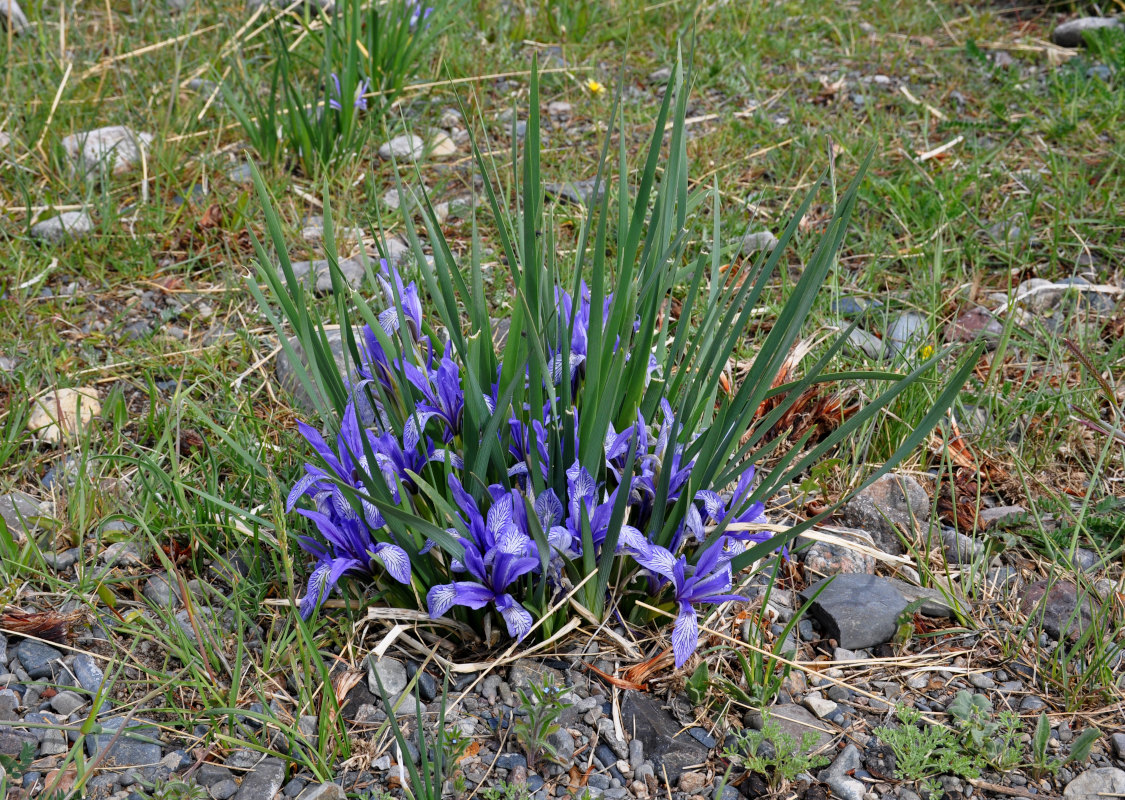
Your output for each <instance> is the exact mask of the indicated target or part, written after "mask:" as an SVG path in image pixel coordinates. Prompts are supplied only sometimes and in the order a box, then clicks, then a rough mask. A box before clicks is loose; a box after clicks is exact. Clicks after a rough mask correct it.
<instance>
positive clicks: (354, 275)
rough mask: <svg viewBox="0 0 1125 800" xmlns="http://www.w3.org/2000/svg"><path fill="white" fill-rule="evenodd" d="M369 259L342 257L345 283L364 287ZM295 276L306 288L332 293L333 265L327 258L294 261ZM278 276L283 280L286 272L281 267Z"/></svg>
mask: <svg viewBox="0 0 1125 800" xmlns="http://www.w3.org/2000/svg"><path fill="white" fill-rule="evenodd" d="M365 261H367V259H366V258H365V257H362V256H356V257H355V258H345V259H341V260H340V261H339V262H337V263H338V266H339V267H340V276H341V278H342V279H343V282H344V285H345V286H347V287H348V288H349V289H361V288H363V279H364V277H365V276H366V274H367V270H366V268H365V266H364V263H365ZM293 276H294V277H295V278H296V279H297V280H298V281H299V282H300V283H301V285H302V286H304V287H305V288H306V289H310V288H311V289H312V290H313V291H315V292H316V293H317V294H330V293H331V292H332V267H331V265H330V264H329V262H328V260H327V259H317V260H316V261H294V262H293ZM278 277H280V278H281V279H282V280H283V281H284V280H285V274H284V273H283V272H282V271H281V270H280V269H279V270H278Z"/></svg>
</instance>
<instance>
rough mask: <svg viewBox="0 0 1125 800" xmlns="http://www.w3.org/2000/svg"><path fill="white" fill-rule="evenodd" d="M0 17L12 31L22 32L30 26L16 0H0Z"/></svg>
mask: <svg viewBox="0 0 1125 800" xmlns="http://www.w3.org/2000/svg"><path fill="white" fill-rule="evenodd" d="M0 18H3V20H4V21H5V22H6V23H7V25H8V27H10V28H11V29H12V33H23V32H24V31H26V30H27V29H28V28H30V27H31V24H30V23H29V22H28V21H27V16H26V15H25V14H24V13H23V9H21V8H20V4H19V2H18V0H0Z"/></svg>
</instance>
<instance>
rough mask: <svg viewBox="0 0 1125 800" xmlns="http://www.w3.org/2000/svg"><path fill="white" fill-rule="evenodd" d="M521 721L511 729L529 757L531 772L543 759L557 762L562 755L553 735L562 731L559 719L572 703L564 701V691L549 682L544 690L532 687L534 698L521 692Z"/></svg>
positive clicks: (533, 685)
mask: <svg viewBox="0 0 1125 800" xmlns="http://www.w3.org/2000/svg"><path fill="white" fill-rule="evenodd" d="M518 691H519V695H520V707H519V714H520V717H521V719H520V720H519V721H518V722H516V723H515V725H513V726H512V732H513V733H514V734H515V737H516V741H517V742H519V745H520V747H521V748H522V749H523V752H524V755H525V756H527V766H528V768H529V769H532V770H534V769H537V768H538V765H539V762H540V760H541V759H543V758H546V759H547V760H549V761H557V760H558V757H559V754H558V751H557V750H556V749H555V746H554V745H553V744H551V741H550V738H551V734H553V733H555V732H557V731H558V730H559V729H560V728H559V724H558V718H559V715H560V714H562V712H563V710H564V709H566V708H567V707H568V706H569V705H570V703H568V702H566V701H565V700H563V698H562V689H561V688H559V687H557V686H555V685H554V683H553V682H552V681H550V680H548V681H547V682H546V684H545V685H543V686H536V685H535V684H532V685H531V697H528V696H527V693H526V692H525V691H524V690H523V689H519V690H518Z"/></svg>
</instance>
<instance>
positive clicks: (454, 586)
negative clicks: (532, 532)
mask: <svg viewBox="0 0 1125 800" xmlns="http://www.w3.org/2000/svg"><path fill="white" fill-rule="evenodd" d="M461 544H462V545H463V546H464V548H465V560H464V568H465V571H466V572H468V573H469V575H471V576H472V577H473V578H475V579H476V580H472V581H454V582H453V583H446V584H441V585H439V586H434V587H433V588H432V589H430V591H429V592H427V593H426V604H427V605H428V606H429V609H430V618H431V619H437V618H438V617H440V616H442V615H443V614H445V613H446V612H447V611H449V609H451V608H452V607H453V606H467V607H468V608H471V609H474V610H479V609H482V608H484V607H485V606H487V605H488V604H489V603H492V604H493V605H495V606H496V610H497V611H499V612H500V615H501V616H502V617H503V618H504V622H505V623H507V625H508V633H509V635H511V636H512V637H513V638H514V639H516V640H517V641H519V640H522V639H523V637H525V636H527V634H528V633H529V632H530V631H531V626H532V624H533V621H532V619H531V614H529V613H528V612H527V609H525V608H524V607H523V606H521V605H520V604H519V603H517V602H516V600H515V598H514V597H512V595H511V594H509V593H508V591H507V590H508V587H509V586H511V585H512V584H513V583H515V582H516V580H518V579H519V578H520V577H522V576H524V575H526V574H527V573H529V572H531V571H532V570H534V569H536V568H537V567H538V566H539V559H538V558H531V557H529V556H520V555H514V554H512V553H507V552H496V553H495V554H494V558H493V560H492V563H491V565H488V564H486V563H485V559H484V556H483V555H482V554H481V551H480V549H479V548H478V547H477V545H476V544H475V543H474V542H473V541H471V540H469V539H465V538H462V539H461Z"/></svg>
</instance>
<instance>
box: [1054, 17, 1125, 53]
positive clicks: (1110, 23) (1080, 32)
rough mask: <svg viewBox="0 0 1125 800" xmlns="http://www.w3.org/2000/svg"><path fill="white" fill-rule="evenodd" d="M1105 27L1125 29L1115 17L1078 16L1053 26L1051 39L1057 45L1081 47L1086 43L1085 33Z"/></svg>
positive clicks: (1104, 28)
mask: <svg viewBox="0 0 1125 800" xmlns="http://www.w3.org/2000/svg"><path fill="white" fill-rule="evenodd" d="M1106 29H1110V30H1125V25H1122V23H1121V20H1119V19H1117V18H1116V17H1080V18H1078V19H1072V20H1070V21H1069V22H1064V23H1063V24H1062V25H1059V26H1058V27H1057V28H1055V31H1054V33H1052V34H1051V39H1052V40H1053V41H1054V43H1055V44H1057V45H1058V46H1059V47H1081V46H1082V45H1084V44H1086V34H1087V33H1089V32H1090V31H1097V30H1106Z"/></svg>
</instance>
